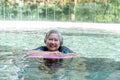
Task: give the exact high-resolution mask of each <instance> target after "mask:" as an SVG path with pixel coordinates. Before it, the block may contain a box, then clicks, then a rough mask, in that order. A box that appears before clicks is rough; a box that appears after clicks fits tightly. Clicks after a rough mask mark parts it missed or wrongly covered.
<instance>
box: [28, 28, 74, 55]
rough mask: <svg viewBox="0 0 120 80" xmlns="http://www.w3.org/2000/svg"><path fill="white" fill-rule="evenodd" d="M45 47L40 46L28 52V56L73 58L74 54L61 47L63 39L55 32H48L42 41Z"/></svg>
mask: <svg viewBox="0 0 120 80" xmlns="http://www.w3.org/2000/svg"><path fill="white" fill-rule="evenodd" d="M44 42H45V44H46V46H40V47H38V48H36V49H34V50H32V51H30V52H29V55H30V56H32V55H33V56H34V55H38V56H39V55H40V56H49V55H54V56H71V57H74V56H75V53H74V52H73V51H72V50H70V49H69V48H67V47H65V46H62V45H63V37H62V35H61V33H60V32H58V31H57V30H50V31H49V32H48V33H47V34H46V36H45V39H44Z"/></svg>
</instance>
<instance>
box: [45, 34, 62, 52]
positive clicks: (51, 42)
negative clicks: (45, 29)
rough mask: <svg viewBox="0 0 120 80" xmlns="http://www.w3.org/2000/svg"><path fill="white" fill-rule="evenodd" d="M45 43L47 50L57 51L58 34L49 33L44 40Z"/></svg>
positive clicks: (58, 44)
mask: <svg viewBox="0 0 120 80" xmlns="http://www.w3.org/2000/svg"><path fill="white" fill-rule="evenodd" d="M46 45H47V48H48V50H49V51H57V50H58V48H59V47H60V41H59V37H58V34H56V33H51V34H50V36H49V37H48V38H47V40H46Z"/></svg>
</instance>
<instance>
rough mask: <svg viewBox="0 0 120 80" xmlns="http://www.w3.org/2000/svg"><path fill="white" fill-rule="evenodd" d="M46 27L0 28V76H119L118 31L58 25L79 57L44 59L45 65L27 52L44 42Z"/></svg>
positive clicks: (35, 79) (79, 79) (12, 79)
mask: <svg viewBox="0 0 120 80" xmlns="http://www.w3.org/2000/svg"><path fill="white" fill-rule="evenodd" d="M48 30H49V29H45V30H39V31H1V32H0V72H1V73H0V80H120V76H119V75H120V35H119V34H115V33H112V32H106V31H101V30H93V29H91V30H84V29H63V28H60V29H59V31H60V32H61V33H62V34H63V38H64V45H65V46H67V47H69V48H70V49H72V50H73V51H75V52H76V53H77V54H78V57H76V58H68V59H63V60H62V61H61V62H59V61H58V62H57V63H47V64H50V65H51V66H50V67H48V66H46V65H45V64H44V63H45V60H43V59H38V58H35V59H34V58H28V57H27V56H26V55H27V52H28V51H29V50H31V49H34V48H36V47H38V46H41V45H45V44H44V41H43V40H44V36H45V33H46V32H47V31H48ZM52 61H55V60H52Z"/></svg>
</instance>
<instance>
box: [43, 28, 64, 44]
mask: <svg viewBox="0 0 120 80" xmlns="http://www.w3.org/2000/svg"><path fill="white" fill-rule="evenodd" d="M52 33H56V34H57V35H58V37H59V41H60V45H62V44H63V37H62V35H61V33H60V32H59V31H57V30H50V31H48V32H47V33H46V36H45V39H44V42H45V43H46V40H47V38H48V37H49V36H50V35H51V34H52Z"/></svg>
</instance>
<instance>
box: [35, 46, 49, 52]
mask: <svg viewBox="0 0 120 80" xmlns="http://www.w3.org/2000/svg"><path fill="white" fill-rule="evenodd" d="M34 50H43V51H46V50H48V49H47V47H46V46H39V47H37V48H35V49H34Z"/></svg>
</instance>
